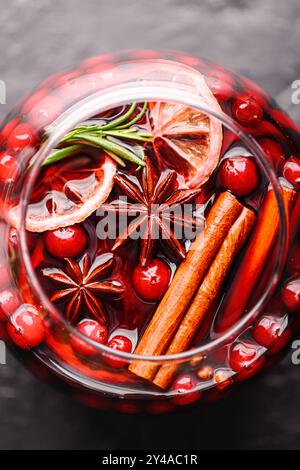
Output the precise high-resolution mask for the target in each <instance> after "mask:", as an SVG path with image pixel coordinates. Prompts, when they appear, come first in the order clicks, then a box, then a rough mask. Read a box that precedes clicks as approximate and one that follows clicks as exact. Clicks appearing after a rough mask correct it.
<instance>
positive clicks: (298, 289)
mask: <svg viewBox="0 0 300 470" xmlns="http://www.w3.org/2000/svg"><path fill="white" fill-rule="evenodd" d="M281 298H282V301H283V303H284V305H285V306H286V307H287V308H288V309H289V310H291V311H292V312H295V311H296V310H299V309H300V277H294V278H291V279H288V281H287V282H286V283H285V284H284V285H283V287H282V290H281Z"/></svg>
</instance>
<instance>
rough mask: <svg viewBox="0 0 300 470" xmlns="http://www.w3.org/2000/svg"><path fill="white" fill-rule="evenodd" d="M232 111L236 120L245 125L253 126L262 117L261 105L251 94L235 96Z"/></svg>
mask: <svg viewBox="0 0 300 470" xmlns="http://www.w3.org/2000/svg"><path fill="white" fill-rule="evenodd" d="M232 113H233V115H234V117H235V118H236V119H237V121H238V122H239V123H240V124H242V125H243V126H245V127H255V126H257V125H258V124H259V123H260V122H261V120H262V118H263V110H262V108H261V106H260V105H259V104H258V102H257V101H256V99H255V98H254V97H253V96H251V95H242V96H239V97H238V98H236V100H235V101H234V103H233V106H232Z"/></svg>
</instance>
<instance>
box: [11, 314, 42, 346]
mask: <svg viewBox="0 0 300 470" xmlns="http://www.w3.org/2000/svg"><path fill="white" fill-rule="evenodd" d="M7 331H8V334H9V336H10V337H11V339H12V340H13V341H14V343H15V344H17V345H18V346H19V347H20V348H22V349H25V350H29V349H31V348H35V347H36V346H38V345H39V344H41V343H42V342H43V340H44V337H45V330H44V325H43V322H42V320H41V318H40V316H39V314H38V311H37V309H36V308H35V307H34V306H33V305H23V306H22V307H20V308H19V309H18V310H17V311H16V312H15V313H14V314H13V315H12V316H11V317H10V321H9V323H8V324H7Z"/></svg>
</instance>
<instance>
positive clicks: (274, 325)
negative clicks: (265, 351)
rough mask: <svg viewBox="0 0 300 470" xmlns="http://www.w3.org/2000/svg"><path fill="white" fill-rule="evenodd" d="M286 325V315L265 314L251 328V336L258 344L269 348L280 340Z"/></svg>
mask: <svg viewBox="0 0 300 470" xmlns="http://www.w3.org/2000/svg"><path fill="white" fill-rule="evenodd" d="M287 325H288V316H287V315H283V316H278V315H276V316H275V315H271V314H265V315H263V316H262V317H261V318H260V319H259V320H258V321H257V322H256V323H255V325H254V326H253V328H252V336H253V338H254V339H255V341H256V342H257V343H258V344H260V345H261V346H264V347H265V348H270V347H271V346H272V345H273V344H274V343H275V342H276V341H277V340H278V338H280V336H281V335H282V333H283V332H284V331H285V329H286V327H287Z"/></svg>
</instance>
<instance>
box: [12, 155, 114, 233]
mask: <svg viewBox="0 0 300 470" xmlns="http://www.w3.org/2000/svg"><path fill="white" fill-rule="evenodd" d="M115 173H116V163H115V162H114V161H113V160H112V159H111V158H110V157H109V156H108V155H106V154H105V153H103V152H98V153H97V155H88V154H82V155H76V156H74V157H72V158H70V159H68V160H65V161H64V162H62V163H60V164H59V165H52V166H50V167H46V168H45V169H43V170H42V171H41V174H40V177H39V179H38V182H37V183H36V185H35V187H34V190H33V192H32V194H31V197H30V203H29V205H28V210H27V217H26V228H27V230H29V231H31V232H44V231H46V230H54V229H56V228H58V227H66V226H68V225H73V224H76V223H80V222H82V221H83V220H85V219H86V218H87V217H88V216H89V215H91V214H92V213H93V212H94V211H95V210H96V209H97V208H98V207H100V206H101V204H103V202H105V201H106V199H107V198H108V196H109V194H110V192H111V190H112V187H113V183H114V176H115ZM19 219H20V207H19V205H16V206H14V207H12V208H11V209H10V210H9V211H8V221H9V223H10V224H11V225H13V226H15V227H18V225H19Z"/></svg>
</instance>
